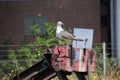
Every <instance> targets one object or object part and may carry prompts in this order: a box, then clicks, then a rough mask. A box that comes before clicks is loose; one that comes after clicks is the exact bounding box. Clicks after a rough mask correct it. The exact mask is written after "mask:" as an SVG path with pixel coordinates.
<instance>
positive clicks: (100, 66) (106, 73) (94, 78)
mask: <svg viewBox="0 0 120 80" xmlns="http://www.w3.org/2000/svg"><path fill="white" fill-rule="evenodd" d="M22 46H23V45H22ZM0 47H1V48H0V80H9V79H10V78H11V77H13V76H14V75H16V74H19V73H20V72H21V71H24V70H25V69H27V68H28V67H30V66H32V65H33V64H35V63H37V62H39V61H40V59H42V58H41V57H39V56H40V54H38V53H39V52H38V51H37V52H36V51H35V50H33V49H30V50H32V51H31V52H29V50H28V48H22V49H21V45H17V46H16V45H1V46H0ZM24 47H25V45H24ZM93 48H94V49H95V50H96V51H97V67H96V68H97V69H96V72H95V73H90V78H89V79H91V80H120V77H119V76H120V69H119V68H118V64H117V63H118V61H120V60H119V59H117V58H115V57H112V55H111V52H112V48H110V44H107V43H97V44H94V45H93ZM22 50H23V51H22ZM20 52H21V54H19V53H20ZM24 53H25V54H24ZM26 53H27V54H26ZM36 55H37V56H36Z"/></svg>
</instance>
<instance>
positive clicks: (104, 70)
mask: <svg viewBox="0 0 120 80" xmlns="http://www.w3.org/2000/svg"><path fill="white" fill-rule="evenodd" d="M103 73H104V80H105V79H106V44H105V42H103Z"/></svg>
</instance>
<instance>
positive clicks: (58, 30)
mask: <svg viewBox="0 0 120 80" xmlns="http://www.w3.org/2000/svg"><path fill="white" fill-rule="evenodd" d="M62 25H63V23H62V22H61V21H58V22H57V27H56V36H57V37H59V38H61V39H67V40H77V41H84V40H83V39H80V38H78V37H77V36H75V35H73V34H71V33H69V32H67V31H64V29H63V28H62Z"/></svg>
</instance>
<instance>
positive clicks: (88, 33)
mask: <svg viewBox="0 0 120 80" xmlns="http://www.w3.org/2000/svg"><path fill="white" fill-rule="evenodd" d="M93 31H94V30H93V29H83V28H74V35H75V36H77V37H79V38H81V39H84V40H85V39H86V38H87V39H88V41H87V42H85V41H74V40H73V47H74V48H86V49H92V43H93Z"/></svg>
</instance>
